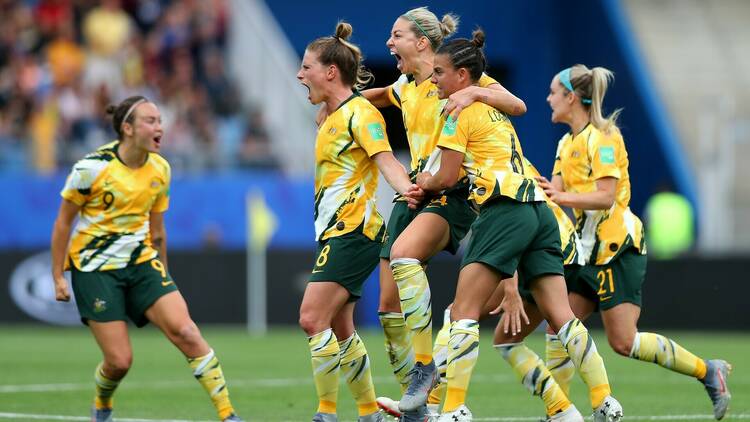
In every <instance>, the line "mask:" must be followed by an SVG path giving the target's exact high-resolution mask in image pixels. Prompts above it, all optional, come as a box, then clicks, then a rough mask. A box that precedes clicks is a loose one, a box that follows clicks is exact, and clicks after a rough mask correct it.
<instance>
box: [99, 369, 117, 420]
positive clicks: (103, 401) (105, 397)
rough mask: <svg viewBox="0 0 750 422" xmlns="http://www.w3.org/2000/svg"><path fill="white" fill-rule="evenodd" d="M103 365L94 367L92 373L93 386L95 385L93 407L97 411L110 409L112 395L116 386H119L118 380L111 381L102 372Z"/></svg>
mask: <svg viewBox="0 0 750 422" xmlns="http://www.w3.org/2000/svg"><path fill="white" fill-rule="evenodd" d="M102 366H103V363H100V364H99V365H97V366H96V371H95V372H94V384H95V385H96V395H95V396H94V407H96V408H97V409H111V408H112V403H113V402H114V400H113V399H112V395H113V394H115V390H116V389H117V386H118V385H120V380H117V381H115V380H113V379H109V378H107V376H106V375H104V372H102Z"/></svg>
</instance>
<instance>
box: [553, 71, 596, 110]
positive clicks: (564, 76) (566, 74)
mask: <svg viewBox="0 0 750 422" xmlns="http://www.w3.org/2000/svg"><path fill="white" fill-rule="evenodd" d="M571 70H572V68H570V67H569V68H567V69H563V70H561V71H560V73H558V74H557V77H558V78H559V79H560V83H561V84H562V85H563V86H564V87H565V89H567V90H568V91H570V92H573V93H575V89H573V84H572V83H571V82H570V71H571ZM581 103H582V104H586V105H589V104H591V98H581Z"/></svg>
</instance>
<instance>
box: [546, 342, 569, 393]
mask: <svg viewBox="0 0 750 422" xmlns="http://www.w3.org/2000/svg"><path fill="white" fill-rule="evenodd" d="M545 337H546V340H545V346H546V347H545V355H546V356H545V357H546V358H547V368H549V372H550V373H551V374H552V376H553V377H554V378H555V381H556V382H557V385H559V386H560V389H561V390H562V392H563V394H565V395H566V396H567V397H570V382H571V381H572V380H573V375H575V372H576V367H575V365H573V361H572V360H570V356H568V352H567V351H566V350H565V347H563V345H562V343H560V340H559V339H558V338H557V335H555V334H547V335H546V336H545Z"/></svg>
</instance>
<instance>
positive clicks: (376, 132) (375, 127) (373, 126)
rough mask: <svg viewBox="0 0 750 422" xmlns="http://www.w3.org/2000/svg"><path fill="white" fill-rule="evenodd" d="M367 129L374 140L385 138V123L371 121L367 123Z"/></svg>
mask: <svg viewBox="0 0 750 422" xmlns="http://www.w3.org/2000/svg"><path fill="white" fill-rule="evenodd" d="M367 130H368V131H369V132H370V136H372V140H373V141H380V140H383V139H385V132H384V131H383V125H381V124H380V123H378V122H375V123H370V124H369V125H367Z"/></svg>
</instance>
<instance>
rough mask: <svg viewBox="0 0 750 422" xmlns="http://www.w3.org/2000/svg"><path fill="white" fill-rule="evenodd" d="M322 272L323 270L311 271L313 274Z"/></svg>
mask: <svg viewBox="0 0 750 422" xmlns="http://www.w3.org/2000/svg"><path fill="white" fill-rule="evenodd" d="M322 272H323V270H312V273H313V274H315V273H322Z"/></svg>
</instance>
